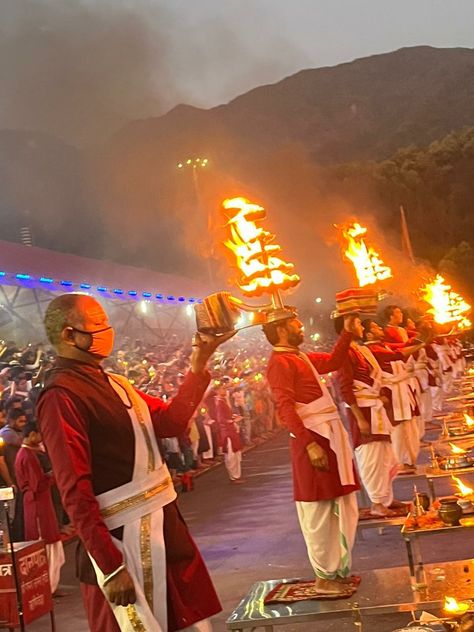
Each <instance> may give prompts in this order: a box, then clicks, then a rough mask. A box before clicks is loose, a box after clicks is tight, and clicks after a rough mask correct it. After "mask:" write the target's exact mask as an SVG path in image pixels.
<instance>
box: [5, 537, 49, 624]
mask: <svg viewBox="0 0 474 632" xmlns="http://www.w3.org/2000/svg"><path fill="white" fill-rule="evenodd" d="M15 556H16V568H17V572H18V580H19V582H20V587H21V594H22V599H23V614H24V621H25V624H28V623H31V622H32V621H35V620H36V619H38V618H39V617H42V616H43V615H44V614H47V613H48V612H50V611H51V610H52V609H53V600H52V597H51V586H50V583H49V573H48V558H47V556H46V549H45V546H44V544H43V542H19V543H17V544H15ZM0 626H1V627H11V628H14V627H18V626H19V617H18V605H17V598H16V591H15V578H14V576H13V567H12V558H11V555H10V553H9V552H8V551H5V550H1V551H0Z"/></svg>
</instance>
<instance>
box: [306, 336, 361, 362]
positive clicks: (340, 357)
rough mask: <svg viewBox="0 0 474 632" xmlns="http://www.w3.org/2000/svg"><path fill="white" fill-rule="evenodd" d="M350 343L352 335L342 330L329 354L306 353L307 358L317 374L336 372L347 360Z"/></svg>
mask: <svg viewBox="0 0 474 632" xmlns="http://www.w3.org/2000/svg"><path fill="white" fill-rule="evenodd" d="M351 342H352V333H351V332H350V331H347V330H345V329H344V330H343V331H342V333H341V335H340V336H339V339H338V341H337V342H336V345H335V346H334V349H333V350H332V352H331V353H308V358H309V359H310V360H311V362H312V363H313V365H314V366H315V368H316V370H317V371H318V373H329V372H330V371H337V370H338V369H340V368H341V366H342V365H343V363H344V361H345V360H346V358H347V353H348V351H349V347H350V344H351Z"/></svg>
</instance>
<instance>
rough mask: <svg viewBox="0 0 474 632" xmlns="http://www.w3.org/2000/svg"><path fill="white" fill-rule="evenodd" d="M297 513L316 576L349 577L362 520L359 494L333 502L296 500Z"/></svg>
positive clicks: (327, 577)
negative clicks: (353, 551)
mask: <svg viewBox="0 0 474 632" xmlns="http://www.w3.org/2000/svg"><path fill="white" fill-rule="evenodd" d="M296 511H297V512H298V519H299V523H300V527H301V531H302V533H303V537H304V539H305V542H306V548H307V550H308V557H309V560H310V562H311V566H312V567H313V570H314V573H315V575H316V577H320V578H322V579H335V578H336V577H347V576H348V575H349V574H350V570H351V564H352V547H353V546H354V540H355V534H356V530H357V523H358V521H359V510H358V507H357V498H356V494H355V492H352V493H350V494H347V495H346V496H339V497H338V498H334V499H332V500H318V501H314V502H302V501H296Z"/></svg>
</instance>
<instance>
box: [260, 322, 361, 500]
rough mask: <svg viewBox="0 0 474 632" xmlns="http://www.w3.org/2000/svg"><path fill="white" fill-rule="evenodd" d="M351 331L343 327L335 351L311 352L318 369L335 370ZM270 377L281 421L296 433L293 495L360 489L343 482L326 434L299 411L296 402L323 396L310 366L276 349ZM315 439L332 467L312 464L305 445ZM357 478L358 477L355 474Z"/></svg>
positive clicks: (326, 495) (318, 496) (324, 496)
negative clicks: (313, 427) (310, 425)
mask: <svg viewBox="0 0 474 632" xmlns="http://www.w3.org/2000/svg"><path fill="white" fill-rule="evenodd" d="M351 340H352V334H350V333H348V332H346V331H344V332H343V333H342V334H341V336H340V337H339V340H338V342H337V344H336V346H335V347H334V350H333V352H332V353H309V354H308V357H309V359H310V361H311V362H312V364H313V365H314V367H315V368H316V370H317V371H318V373H320V374H324V373H329V372H330V371H336V370H337V369H339V368H340V367H341V365H342V363H343V362H344V360H345V358H346V356H347V351H348V348H349V345H350V343H351ZM267 379H268V383H269V384H270V387H271V389H272V393H273V397H274V399H275V403H276V406H277V410H278V414H279V417H280V420H281V422H282V423H283V424H284V425H285V426H286V427H287V428H288V430H289V432H290V433H291V434H292V435H293V436H294V438H291V439H290V450H291V460H292V468H293V490H294V499H295V500H297V501H306V502H312V501H316V500H329V499H332V498H337V497H338V496H344V495H346V494H350V493H351V492H353V491H355V490H357V489H359V485H358V484H357V483H356V484H355V485H341V479H340V477H339V472H338V468H337V460H336V455H335V453H334V452H333V450H332V449H331V448H330V446H329V441H328V439H326V438H325V437H322V436H321V435H319V434H317V433H316V432H313V431H311V430H308V429H307V428H305V426H304V424H303V422H302V420H301V418H300V417H299V415H298V413H297V412H296V408H295V404H296V402H299V403H302V404H309V403H310V402H312V401H314V400H315V399H319V398H320V397H321V396H322V392H321V387H320V385H319V383H318V382H317V380H316V379H315V376H314V374H313V372H312V371H311V368H310V367H309V366H308V365H307V363H306V362H305V360H303V359H302V358H300V357H299V356H298V355H297V354H296V353H291V352H274V353H272V355H271V357H270V361H269V363H268V369H267ZM313 441H315V442H316V443H318V444H319V445H320V446H321V447H322V448H324V450H325V451H326V453H327V455H328V460H329V471H328V472H324V471H321V470H317V469H316V468H314V467H313V466H312V465H311V462H310V460H309V457H308V453H307V452H306V446H307V445H309V444H310V443H312V442H313ZM354 476H355V480H356V481H357V477H356V474H355V469H354Z"/></svg>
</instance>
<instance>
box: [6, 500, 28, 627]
mask: <svg viewBox="0 0 474 632" xmlns="http://www.w3.org/2000/svg"><path fill="white" fill-rule="evenodd" d="M3 509H4V511H5V520H6V523H7V531H8V540H9V541H10V554H11V558H12V568H13V580H14V582H15V591H16V603H17V607H18V618H19V621H20V630H21V632H25V621H24V618H23V595H22V594H21V587H20V580H19V577H18V569H17V567H16V554H15V545H14V543H13V531H12V525H11V520H10V509H9V507H8V501H7V500H5V501H4V502H3ZM10 629H11V628H10Z"/></svg>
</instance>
